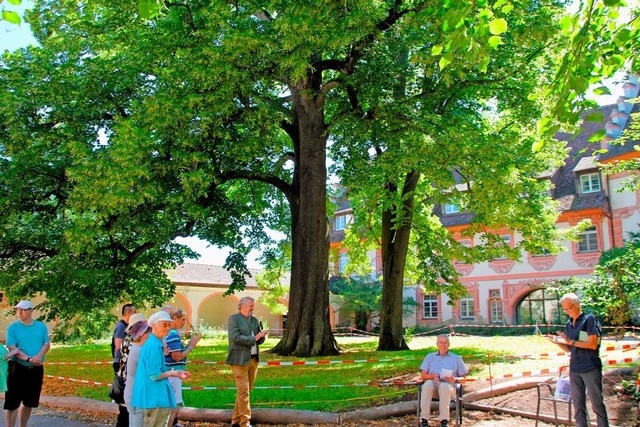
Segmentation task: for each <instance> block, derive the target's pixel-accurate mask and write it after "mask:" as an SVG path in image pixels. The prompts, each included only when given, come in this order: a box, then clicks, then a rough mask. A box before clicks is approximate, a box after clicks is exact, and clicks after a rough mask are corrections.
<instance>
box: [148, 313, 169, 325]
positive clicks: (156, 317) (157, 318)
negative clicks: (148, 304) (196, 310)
mask: <svg viewBox="0 0 640 427" xmlns="http://www.w3.org/2000/svg"><path fill="white" fill-rule="evenodd" d="M157 322H173V319H172V318H171V316H170V315H169V313H167V312H166V311H158V312H156V313H153V314H152V315H151V316H149V320H147V323H148V324H149V326H153V325H154V324H155V323H157Z"/></svg>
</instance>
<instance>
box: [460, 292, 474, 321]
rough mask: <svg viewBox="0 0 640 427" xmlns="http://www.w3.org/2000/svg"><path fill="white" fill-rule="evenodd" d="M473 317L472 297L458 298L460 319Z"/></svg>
mask: <svg viewBox="0 0 640 427" xmlns="http://www.w3.org/2000/svg"><path fill="white" fill-rule="evenodd" d="M474 317H475V311H474V305H473V298H472V297H467V298H462V299H461V300H460V319H473V318H474Z"/></svg>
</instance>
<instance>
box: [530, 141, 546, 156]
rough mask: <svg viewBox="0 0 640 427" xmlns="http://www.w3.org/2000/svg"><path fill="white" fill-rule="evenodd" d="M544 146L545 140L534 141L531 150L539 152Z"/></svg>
mask: <svg viewBox="0 0 640 427" xmlns="http://www.w3.org/2000/svg"><path fill="white" fill-rule="evenodd" d="M543 148H544V141H542V140H538V141H536V142H534V143H533V145H532V146H531V151H533V152H534V153H539V152H540V151H542V149H543Z"/></svg>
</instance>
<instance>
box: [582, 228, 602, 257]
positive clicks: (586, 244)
mask: <svg viewBox="0 0 640 427" xmlns="http://www.w3.org/2000/svg"><path fill="white" fill-rule="evenodd" d="M578 238H579V239H580V240H578V252H596V251H597V250H598V234H597V232H596V228H595V227H589V228H588V229H586V230H585V231H584V232H583V233H582V234H580V235H579V236H578Z"/></svg>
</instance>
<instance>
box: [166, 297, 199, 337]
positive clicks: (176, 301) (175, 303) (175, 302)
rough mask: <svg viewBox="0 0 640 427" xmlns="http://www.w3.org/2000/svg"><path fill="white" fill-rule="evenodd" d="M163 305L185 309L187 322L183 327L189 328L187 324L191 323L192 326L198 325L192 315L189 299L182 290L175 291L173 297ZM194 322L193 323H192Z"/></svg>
mask: <svg viewBox="0 0 640 427" xmlns="http://www.w3.org/2000/svg"><path fill="white" fill-rule="evenodd" d="M165 305H170V306H171V307H174V308H181V309H182V310H184V311H185V313H186V315H187V320H188V323H187V325H185V329H189V326H191V325H193V327H197V326H198V319H197V318H196V317H194V313H193V306H192V305H191V301H189V298H187V297H186V296H185V295H184V294H183V293H182V292H179V291H176V293H175V295H174V296H173V298H172V299H171V300H169V301H167V302H166V303H165ZM194 322H195V324H194Z"/></svg>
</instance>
